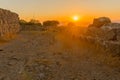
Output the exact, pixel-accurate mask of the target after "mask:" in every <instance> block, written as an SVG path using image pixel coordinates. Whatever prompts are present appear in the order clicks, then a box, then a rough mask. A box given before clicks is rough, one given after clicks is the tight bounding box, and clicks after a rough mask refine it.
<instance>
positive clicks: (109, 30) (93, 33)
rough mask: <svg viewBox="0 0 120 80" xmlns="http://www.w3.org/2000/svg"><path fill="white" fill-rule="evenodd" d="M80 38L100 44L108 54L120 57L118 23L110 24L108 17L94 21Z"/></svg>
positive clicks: (119, 29)
mask: <svg viewBox="0 0 120 80" xmlns="http://www.w3.org/2000/svg"><path fill="white" fill-rule="evenodd" d="M80 38H81V39H84V40H85V41H89V42H90V43H95V44H100V45H102V46H103V47H105V48H106V49H109V50H110V52H112V53H114V54H119V55H120V23H112V22H111V20H110V19H109V18H108V17H100V18H96V19H94V20H93V24H91V25H89V26H88V29H87V31H86V33H85V35H84V36H80Z"/></svg>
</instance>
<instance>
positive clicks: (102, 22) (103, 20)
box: [89, 17, 111, 28]
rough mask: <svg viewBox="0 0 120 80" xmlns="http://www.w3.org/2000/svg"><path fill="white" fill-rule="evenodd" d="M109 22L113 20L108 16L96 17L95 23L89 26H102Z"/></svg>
mask: <svg viewBox="0 0 120 80" xmlns="http://www.w3.org/2000/svg"><path fill="white" fill-rule="evenodd" d="M108 23H111V20H110V19H109V18H108V17H100V18H95V19H94V20H93V24H91V25H89V27H97V28H100V27H101V26H103V25H106V24H108Z"/></svg>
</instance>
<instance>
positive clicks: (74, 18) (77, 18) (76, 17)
mask: <svg viewBox="0 0 120 80" xmlns="http://www.w3.org/2000/svg"><path fill="white" fill-rule="evenodd" d="M72 19H73V21H79V19H80V17H79V16H77V15H75V16H73V17H72Z"/></svg>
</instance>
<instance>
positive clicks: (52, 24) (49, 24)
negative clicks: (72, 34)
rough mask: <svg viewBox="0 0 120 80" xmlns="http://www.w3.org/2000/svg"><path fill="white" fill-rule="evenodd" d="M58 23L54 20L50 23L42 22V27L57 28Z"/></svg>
mask: <svg viewBox="0 0 120 80" xmlns="http://www.w3.org/2000/svg"><path fill="white" fill-rule="evenodd" d="M59 24H60V23H59V21H56V20H52V21H49V20H48V21H44V22H43V26H44V27H47V26H58V25H59Z"/></svg>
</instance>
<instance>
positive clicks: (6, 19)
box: [0, 8, 20, 37]
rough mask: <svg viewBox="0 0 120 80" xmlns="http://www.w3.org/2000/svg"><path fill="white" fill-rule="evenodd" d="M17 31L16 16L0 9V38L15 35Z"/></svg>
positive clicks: (17, 20) (18, 27)
mask: <svg viewBox="0 0 120 80" xmlns="http://www.w3.org/2000/svg"><path fill="white" fill-rule="evenodd" d="M19 29H20V25H19V17H18V14H16V13H14V12H11V11H9V10H4V9H1V8H0V37H4V36H10V35H13V34H16V33H17V32H19Z"/></svg>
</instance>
